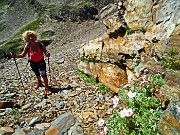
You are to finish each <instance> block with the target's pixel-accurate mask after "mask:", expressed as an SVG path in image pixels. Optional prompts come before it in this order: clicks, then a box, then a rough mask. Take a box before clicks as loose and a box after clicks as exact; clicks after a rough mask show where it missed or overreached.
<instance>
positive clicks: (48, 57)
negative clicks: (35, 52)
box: [48, 57, 51, 82]
mask: <svg viewBox="0 0 180 135" xmlns="http://www.w3.org/2000/svg"><path fill="white" fill-rule="evenodd" d="M48 67H49V82H51V70H50V62H49V57H48Z"/></svg>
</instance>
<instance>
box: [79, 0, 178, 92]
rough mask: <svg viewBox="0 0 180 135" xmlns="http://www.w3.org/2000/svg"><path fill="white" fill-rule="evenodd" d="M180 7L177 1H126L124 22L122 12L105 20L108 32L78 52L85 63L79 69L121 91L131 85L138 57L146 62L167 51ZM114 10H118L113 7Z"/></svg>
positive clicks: (175, 27)
mask: <svg viewBox="0 0 180 135" xmlns="http://www.w3.org/2000/svg"><path fill="white" fill-rule="evenodd" d="M179 6H180V2H179V1H178V0H174V1H173V0H167V1H165V0H160V1H153V0H149V1H146V0H135V1H134V0H127V1H126V2H124V3H122V5H121V7H120V8H119V11H122V9H125V14H124V15H123V17H124V20H122V14H119V12H114V14H113V15H110V17H108V18H106V20H104V25H105V26H106V28H107V31H106V33H104V35H103V36H102V37H99V38H97V39H95V40H92V41H89V42H88V43H85V44H83V47H82V48H81V49H80V50H79V51H80V57H81V58H82V59H81V60H82V61H83V62H80V63H79V66H78V67H79V69H80V70H82V71H83V72H85V73H86V74H89V75H91V76H93V77H96V78H98V79H99V81H100V82H103V83H104V84H105V85H106V86H108V87H109V88H110V89H111V90H113V91H115V92H118V90H117V89H118V88H119V87H121V86H122V85H124V84H125V82H128V81H127V78H132V76H133V74H132V73H133V64H134V65H136V64H138V60H137V59H136V57H137V56H139V57H140V60H141V59H142V56H143V57H145V58H144V59H146V56H156V55H162V53H161V52H162V51H164V50H165V48H166V46H164V43H166V42H167V41H168V39H169V38H170V37H171V35H172V33H173V32H174V31H176V29H177V25H178V24H179V22H180V21H179V20H180V19H179V18H180V15H179V14H178V13H179V8H178V7H179ZM109 9H110V8H107V9H106V8H104V9H103V13H109V12H110V11H109ZM112 9H113V10H112V11H116V10H115V6H114V5H113V6H112ZM106 10H107V11H106ZM124 21H125V22H126V23H124ZM126 24H127V25H126ZM157 58H158V57H157ZM92 60H93V61H92ZM92 62H94V63H92ZM112 70H114V71H113V72H112ZM126 71H128V72H126ZM119 73H120V74H121V75H119V76H118V74H119ZM129 73H131V75H129ZM115 78H116V79H115ZM118 78H119V79H118ZM112 80H115V81H117V80H118V81H117V83H115V81H112ZM122 80H123V81H122Z"/></svg>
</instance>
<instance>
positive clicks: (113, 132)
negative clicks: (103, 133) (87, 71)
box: [106, 74, 164, 135]
mask: <svg viewBox="0 0 180 135" xmlns="http://www.w3.org/2000/svg"><path fill="white" fill-rule="evenodd" d="M162 85H164V82H163V79H162V77H161V76H160V75H159V74H157V75H153V76H152V77H151V78H150V79H149V80H148V81H147V82H146V84H145V85H143V86H142V85H141V83H140V81H139V82H136V83H134V85H132V86H133V87H130V88H126V89H125V88H122V89H120V90H119V93H118V95H119V97H120V100H119V104H116V106H117V107H116V110H115V111H114V114H113V115H112V116H111V117H110V118H109V119H108V120H107V121H106V126H107V128H108V133H107V134H108V135H118V134H123V135H151V134H155V135H158V134H159V133H158V126H157V123H158V121H159V118H160V115H161V114H162V109H161V103H160V100H159V98H157V97H156V89H157V88H159V87H161V86H162ZM157 86H158V87H157ZM158 90H159V89H158ZM116 98H117V97H116Z"/></svg>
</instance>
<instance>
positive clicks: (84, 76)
mask: <svg viewBox="0 0 180 135" xmlns="http://www.w3.org/2000/svg"><path fill="white" fill-rule="evenodd" d="M76 73H77V74H79V75H80V76H81V77H82V78H84V80H85V81H86V82H87V83H96V80H95V79H94V78H93V77H91V76H89V75H87V74H85V73H83V72H82V71H80V70H76Z"/></svg>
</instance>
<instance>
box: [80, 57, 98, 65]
mask: <svg viewBox="0 0 180 135" xmlns="http://www.w3.org/2000/svg"><path fill="white" fill-rule="evenodd" d="M80 60H81V61H88V62H93V63H97V62H98V60H97V59H95V58H91V57H85V56H82V57H81V58H80Z"/></svg>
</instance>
